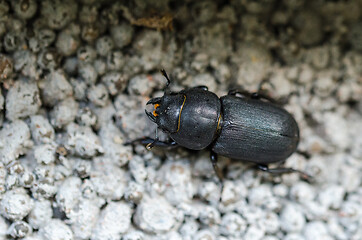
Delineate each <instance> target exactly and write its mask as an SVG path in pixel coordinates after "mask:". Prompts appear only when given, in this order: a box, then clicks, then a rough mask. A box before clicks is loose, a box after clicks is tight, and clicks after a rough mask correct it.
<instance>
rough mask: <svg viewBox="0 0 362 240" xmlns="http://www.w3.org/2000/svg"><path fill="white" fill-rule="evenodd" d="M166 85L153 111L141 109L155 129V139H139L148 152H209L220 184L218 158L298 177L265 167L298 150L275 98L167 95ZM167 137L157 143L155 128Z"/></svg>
mask: <svg viewBox="0 0 362 240" xmlns="http://www.w3.org/2000/svg"><path fill="white" fill-rule="evenodd" d="M161 72H162V74H163V76H164V77H165V78H166V80H167V84H166V88H165V91H164V95H163V96H162V97H156V98H152V99H150V100H149V101H148V102H147V105H150V104H152V105H153V106H154V111H153V112H149V111H147V110H145V112H146V114H147V116H148V118H149V119H150V120H151V121H152V122H154V123H156V124H157V128H156V137H155V138H154V139H152V138H148V137H145V138H142V139H137V140H135V141H133V142H141V143H142V144H145V145H147V148H148V149H151V148H152V147H154V146H159V147H175V146H182V147H185V148H188V149H192V150H203V149H209V150H210V159H211V163H212V165H213V168H214V170H215V172H216V174H217V176H218V177H219V179H220V180H222V178H223V176H222V172H221V170H220V169H219V168H218V165H217V156H218V155H222V156H225V157H229V158H231V159H235V160H239V161H247V162H252V163H255V164H256V165H257V166H258V168H259V169H260V170H262V171H266V172H270V173H290V172H298V173H300V174H302V176H304V177H306V176H308V175H307V174H306V173H304V172H302V171H299V170H297V169H294V168H284V167H278V168H273V169H270V168H268V164H271V163H283V162H284V161H285V160H286V159H287V158H288V157H289V156H290V155H291V154H292V153H294V152H295V151H296V149H297V146H298V143H299V128H298V124H297V122H296V121H295V119H294V118H293V116H292V115H291V114H290V113H288V112H287V111H286V110H284V109H283V108H281V107H279V106H278V105H277V104H275V103H274V101H273V99H271V98H269V97H267V96H264V95H261V94H258V93H253V94H250V93H248V92H245V91H235V90H233V91H229V93H228V94H227V95H225V96H222V97H220V98H219V97H218V96H217V95H216V94H215V93H213V92H210V91H208V88H207V87H206V86H198V87H194V88H190V89H184V90H181V91H180V92H169V91H168V86H169V84H170V82H171V81H170V79H169V77H168V75H167V73H166V71H165V70H161ZM158 128H160V129H161V130H162V131H164V132H165V133H167V134H168V135H169V137H170V138H171V139H172V141H170V142H164V141H160V140H159V138H158V135H157V129H158Z"/></svg>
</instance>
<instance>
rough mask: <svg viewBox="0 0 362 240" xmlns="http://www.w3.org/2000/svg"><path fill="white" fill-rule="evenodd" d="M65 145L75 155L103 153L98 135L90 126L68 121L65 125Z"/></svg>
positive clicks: (85, 155) (90, 155) (86, 155)
mask: <svg viewBox="0 0 362 240" xmlns="http://www.w3.org/2000/svg"><path fill="white" fill-rule="evenodd" d="M65 147H66V148H67V149H68V150H69V151H70V152H71V153H72V154H73V155H76V156H80V157H84V158H90V157H93V156H95V155H97V154H98V153H103V152H104V149H103V147H102V145H101V141H100V139H99V137H98V136H97V135H96V134H95V133H94V132H93V131H92V129H91V128H90V127H86V126H79V125H77V124H75V123H70V124H69V125H68V126H67V140H66V145H65Z"/></svg>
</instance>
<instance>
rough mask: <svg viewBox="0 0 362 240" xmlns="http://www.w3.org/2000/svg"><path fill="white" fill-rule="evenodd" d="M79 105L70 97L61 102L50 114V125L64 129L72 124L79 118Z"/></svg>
mask: <svg viewBox="0 0 362 240" xmlns="http://www.w3.org/2000/svg"><path fill="white" fill-rule="evenodd" d="M78 107H79V104H78V102H76V101H75V99H74V98H72V97H69V98H66V99H64V100H63V101H61V102H59V104H57V105H56V106H54V108H53V110H52V111H51V112H50V123H51V124H52V126H53V127H54V128H63V127H65V126H66V125H68V124H70V123H72V122H73V121H74V119H75V117H76V116H77V112H78Z"/></svg>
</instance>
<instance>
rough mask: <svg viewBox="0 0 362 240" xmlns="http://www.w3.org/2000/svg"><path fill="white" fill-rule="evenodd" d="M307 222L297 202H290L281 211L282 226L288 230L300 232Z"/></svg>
mask: <svg viewBox="0 0 362 240" xmlns="http://www.w3.org/2000/svg"><path fill="white" fill-rule="evenodd" d="M305 224H306V219H305V216H304V214H303V212H302V211H301V210H300V207H298V206H297V205H296V204H293V203H289V204H287V205H285V206H284V208H283V209H282V211H281V213H280V227H281V229H282V230H284V231H286V232H300V231H301V230H302V229H303V228H304V226H305Z"/></svg>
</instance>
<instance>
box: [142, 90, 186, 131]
mask: <svg viewBox="0 0 362 240" xmlns="http://www.w3.org/2000/svg"><path fill="white" fill-rule="evenodd" d="M183 102H184V95H183V94H178V93H176V94H165V95H164V96H163V97H157V98H152V99H151V100H149V101H148V102H147V105H149V104H153V106H154V111H153V112H149V111H147V110H145V112H146V114H147V116H148V118H149V119H150V120H151V121H152V122H154V123H156V124H157V126H158V127H160V128H161V129H162V130H163V131H165V132H168V133H174V132H176V131H177V129H178V125H179V115H180V111H181V108H182V105H183Z"/></svg>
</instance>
